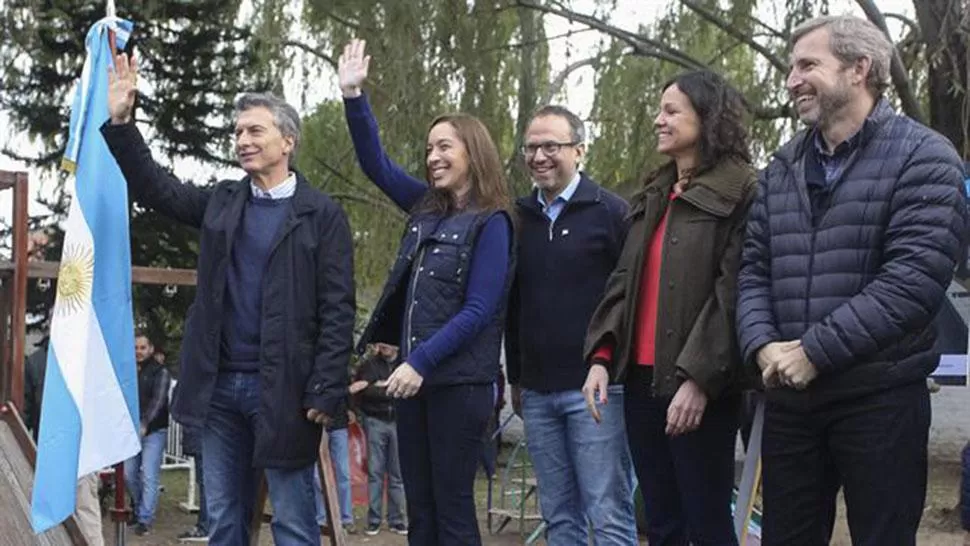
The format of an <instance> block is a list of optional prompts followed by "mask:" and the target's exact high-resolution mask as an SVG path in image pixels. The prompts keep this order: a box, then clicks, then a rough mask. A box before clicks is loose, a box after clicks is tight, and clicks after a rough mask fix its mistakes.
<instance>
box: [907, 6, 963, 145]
mask: <svg viewBox="0 0 970 546" xmlns="http://www.w3.org/2000/svg"><path fill="white" fill-rule="evenodd" d="M913 4H914V5H915V6H916V18H917V20H918V21H919V26H920V29H921V31H922V34H923V41H924V43H925V44H926V55H927V60H928V65H929V71H928V87H929V103H930V105H929V106H930V108H929V110H930V116H929V124H930V127H932V128H933V129H935V130H937V131H939V132H940V133H942V134H943V135H944V136H946V137H947V138H949V139H950V141H952V142H953V145H954V146H955V147H956V149H957V151H958V152H959V153H960V155H961V157H963V158H964V159H967V158H970V150H968V144H970V143H968V138H967V134H968V130H970V127H968V122H970V119H968V116H970V108H968V103H967V99H968V95H967V68H968V66H967V37H966V35H965V34H964V33H963V32H962V31H961V29H960V26H961V23H964V22H965V19H966V18H967V16H968V9H967V8H966V6H964V5H963V2H958V1H954V0H913Z"/></svg>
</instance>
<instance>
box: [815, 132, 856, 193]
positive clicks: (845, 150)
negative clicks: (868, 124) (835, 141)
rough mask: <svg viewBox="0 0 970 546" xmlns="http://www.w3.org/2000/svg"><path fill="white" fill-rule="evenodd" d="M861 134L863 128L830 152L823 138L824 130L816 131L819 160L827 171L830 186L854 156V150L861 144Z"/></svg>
mask: <svg viewBox="0 0 970 546" xmlns="http://www.w3.org/2000/svg"><path fill="white" fill-rule="evenodd" d="M861 134H862V131H861V130H859V131H856V133H855V134H854V135H852V136H850V137H849V138H847V139H845V140H844V141H842V143H840V144H839V145H838V146H836V147H835V150H833V151H832V152H831V153H829V150H828V145H827V144H826V143H825V139H824V138H822V131H818V130H816V131H815V151H816V152H817V153H816V156H817V157H818V162H819V164H820V165H821V166H822V170H823V171H825V185H826V186H830V185H831V184H832V183H833V182H835V181H836V180H837V179H838V178H839V176H840V175H841V174H842V169H843V168H844V167H845V164H846V162H847V161H848V160H849V157H851V156H852V152H853V151H855V149H856V148H857V147H858V146H859V139H860V138H861V137H860V135H861Z"/></svg>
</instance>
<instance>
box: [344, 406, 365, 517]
mask: <svg viewBox="0 0 970 546" xmlns="http://www.w3.org/2000/svg"><path fill="white" fill-rule="evenodd" d="M347 448H348V449H349V450H350V491H351V497H352V498H353V504H354V506H367V436H365V435H364V429H363V427H361V426H360V423H351V424H350V425H349V426H348V427H347Z"/></svg>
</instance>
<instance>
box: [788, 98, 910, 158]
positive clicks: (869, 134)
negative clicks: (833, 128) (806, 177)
mask: <svg viewBox="0 0 970 546" xmlns="http://www.w3.org/2000/svg"><path fill="white" fill-rule="evenodd" d="M895 115H896V112H895V111H894V110H893V107H892V105H890V104H889V101H887V100H886V99H885V98H882V99H879V101H877V102H876V105H875V106H874V107H873V108H872V112H870V113H869V117H867V118H866V120H865V121H864V122H862V127H861V128H860V129H859V132H858V133H856V135H855V136H854V137H853V138H858V142H857V143H856V146H855V147H856V148H864V147H865V146H866V144H868V143H869V141H870V140H872V138H873V137H874V136H876V134H878V132H879V130H880V129H881V128H882V127H883V126H884V125H886V123H888V122H889V121H890V120H891V119H892V118H893V117H894V116H895ZM817 131H818V130H817V129H816V128H815V127H810V128H808V129H803V130H801V131H799V132H798V134H796V135H795V136H794V137H792V139H791V140H790V141H789V142H788V144H785V145H784V146H782V147H781V148H780V149H779V150H778V151H777V152H775V154H774V157H776V158H778V159H780V160H781V161H783V162H785V163H786V164H788V165H793V164H795V162H796V161H798V160H799V159H801V158H802V157H803V156H804V155H805V153H806V152H807V151H808V150H809V148H810V146H813V145H814V143H815V135H816V133H817Z"/></svg>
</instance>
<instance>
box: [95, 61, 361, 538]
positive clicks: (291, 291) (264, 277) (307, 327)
mask: <svg viewBox="0 0 970 546" xmlns="http://www.w3.org/2000/svg"><path fill="white" fill-rule="evenodd" d="M115 67H116V71H115V72H112V74H111V75H110V80H111V84H110V88H109V96H108V105H109V106H108V108H109V114H110V118H111V119H110V121H109V122H107V123H105V124H104V126H103V127H102V128H101V132H102V135H103V136H104V138H105V141H106V142H107V144H108V147H109V149H110V150H111V153H112V155H113V156H114V158H115V160H116V161H117V163H118V166H119V167H120V168H121V172H122V173H123V174H124V176H125V179H126V180H127V181H128V190H129V191H130V192H131V194H132V195H133V197H134V198H135V200H136V201H138V202H139V203H140V204H142V205H146V206H149V207H152V208H154V209H155V210H158V211H159V212H161V213H162V214H164V215H166V216H169V217H171V218H173V219H175V220H177V221H180V222H183V223H186V224H189V225H192V226H195V227H197V228H199V229H200V230H201V241H200V246H199V261H198V284H197V288H196V295H195V301H194V303H193V304H192V308H191V310H190V311H189V314H188V317H187V318H186V322H185V337H184V340H183V345H182V355H181V356H182V358H181V362H182V366H181V370H180V380H179V383H178V387H177V388H176V391H175V394H174V399H173V402H172V414H173V416H174V417H175V419H176V420H178V421H179V422H181V423H183V424H184V425H187V426H197V427H200V428H201V431H202V450H203V452H204V453H205V457H204V460H203V464H204V466H205V468H204V472H205V480H206V483H205V494H206V503H207V508H208V510H209V544H212V545H232V546H236V545H240V544H248V543H249V539H250V537H249V523H250V521H252V517H253V508H254V506H255V490H256V476H257V475H258V474H257V473H256V472H253V469H254V468H258V469H265V475H266V479H267V482H268V485H269V495H270V500H271V502H272V504H273V508H274V514H275V517H274V520H273V538H274V541H275V542H276V544H286V545H309V544H314V545H319V544H320V531H319V528H318V527H317V524H316V510H315V502H314V487H313V463H314V461H315V460H316V458H317V452H318V446H319V443H320V435H321V426H322V425H326V424H328V423H329V422H330V417H331V416H334V415H336V411H338V409H339V408H342V407H343V404H344V403H345V401H346V396H347V383H348V374H347V364H348V362H349V357H350V350H351V345H352V342H353V326H354V309H355V306H354V282H353V247H352V240H351V236H350V228H349V226H348V223H347V217H346V215H345V214H344V212H343V211H342V210H341V209H340V207H339V206H338V205H337V204H336V203H334V202H333V201H332V200H331V199H330V198H329V197H327V196H326V195H324V194H323V193H321V192H320V191H318V190H316V189H314V188H312V187H311V186H310V185H309V184H308V183H307V181H306V180H305V179H304V178H303V176H302V175H301V174H300V173H298V172H296V171H295V170H293V168H292V165H293V164H294V157H295V154H296V150H297V148H298V146H299V142H300V117H299V114H297V112H296V110H295V109H294V108H293V107H292V106H290V105H288V104H287V103H285V102H283V101H282V100H280V99H279V98H277V97H275V96H273V95H271V94H255V93H249V94H245V95H243V96H242V97H240V98H239V99H238V100H237V102H236V120H235V121H236V129H235V151H236V155H237V157H238V159H239V164H240V166H241V167H242V169H243V170H244V171H246V175H247V176H246V177H245V178H243V179H242V180H227V181H223V182H220V183H218V184H215V185H213V186H210V187H205V188H203V187H198V186H194V185H192V184H182V183H180V182H179V181H178V180H177V179H176V178H175V177H173V176H172V175H171V174H170V173H169V172H168V171H166V170H165V169H163V168H162V167H161V166H159V165H158V164H157V163H155V161H153V160H152V157H151V152H150V151H149V149H148V146H147V145H146V144H145V142H144V140H142V137H141V134H140V133H139V131H138V129H137V128H136V127H135V124H134V123H133V121H132V111H133V109H134V102H135V94H136V86H135V83H136V78H137V76H136V67H135V60H134V58H131V59H130V60H129V59H128V57H127V56H125V55H120V56H118V57H117V58H116V60H115ZM260 508H262V507H260Z"/></svg>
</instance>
